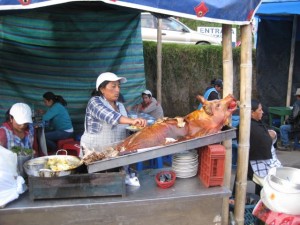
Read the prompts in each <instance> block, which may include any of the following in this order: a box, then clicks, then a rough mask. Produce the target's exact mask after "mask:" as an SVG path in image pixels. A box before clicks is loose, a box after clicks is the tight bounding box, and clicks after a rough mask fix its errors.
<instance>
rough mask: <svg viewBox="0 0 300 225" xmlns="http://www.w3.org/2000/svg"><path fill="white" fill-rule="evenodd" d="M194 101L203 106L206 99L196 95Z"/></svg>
mask: <svg viewBox="0 0 300 225" xmlns="http://www.w3.org/2000/svg"><path fill="white" fill-rule="evenodd" d="M196 99H197V100H198V101H199V102H201V103H202V104H204V103H205V102H206V99H205V98H204V97H203V96H202V95H197V96H196Z"/></svg>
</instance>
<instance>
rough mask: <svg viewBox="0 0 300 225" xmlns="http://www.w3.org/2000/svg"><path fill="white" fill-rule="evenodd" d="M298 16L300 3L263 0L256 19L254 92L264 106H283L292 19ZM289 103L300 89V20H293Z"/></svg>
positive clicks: (299, 18)
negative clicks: (255, 82) (294, 25)
mask: <svg viewBox="0 0 300 225" xmlns="http://www.w3.org/2000/svg"><path fill="white" fill-rule="evenodd" d="M299 14H300V1H291V0H290V1H274V0H273V1H270V0H269V1H263V2H262V4H261V5H260V7H259V9H258V10H257V13H256V15H255V16H258V17H259V24H258V31H257V36H258V40H257V50H256V65H257V90H258V95H259V98H260V100H261V101H262V103H263V104H264V105H265V106H268V107H269V106H285V105H286V103H287V92H288V85H289V82H288V81H289V79H288V78H289V66H290V59H291V47H292V33H293V23H294V16H297V15H299ZM296 23H297V26H296V35H295V47H294V49H293V51H294V52H293V53H294V60H293V66H292V70H293V74H292V79H291V80H290V82H291V84H290V85H291V94H290V95H291V96H290V98H291V102H290V103H291V104H293V102H294V101H295V96H294V93H295V92H296V90H297V88H300V76H299V74H300V64H299V62H300V17H299V16H298V19H296Z"/></svg>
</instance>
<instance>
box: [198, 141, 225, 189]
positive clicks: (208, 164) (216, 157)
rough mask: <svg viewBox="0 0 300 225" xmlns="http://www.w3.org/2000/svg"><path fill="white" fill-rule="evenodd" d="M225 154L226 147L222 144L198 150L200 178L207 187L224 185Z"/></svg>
mask: <svg viewBox="0 0 300 225" xmlns="http://www.w3.org/2000/svg"><path fill="white" fill-rule="evenodd" d="M225 153H226V149H225V147H224V146H223V145H220V144H215V145H207V146H204V147H202V148H199V149H198V155H199V166H198V177H199V179H200V180H201V181H202V183H203V184H204V186H205V187H213V186H222V185H223V181H224V172H225Z"/></svg>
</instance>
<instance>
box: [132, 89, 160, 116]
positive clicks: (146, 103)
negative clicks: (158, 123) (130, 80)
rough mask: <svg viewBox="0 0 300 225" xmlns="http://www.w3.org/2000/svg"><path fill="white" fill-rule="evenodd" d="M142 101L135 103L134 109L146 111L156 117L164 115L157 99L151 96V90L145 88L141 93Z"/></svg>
mask: <svg viewBox="0 0 300 225" xmlns="http://www.w3.org/2000/svg"><path fill="white" fill-rule="evenodd" d="M142 99H143V101H142V103H140V104H138V105H136V106H135V107H134V109H135V110H136V111H137V112H143V113H147V114H149V115H151V116H153V117H154V118H156V119H162V118H163V117H164V111H163V109H162V107H161V105H160V104H159V103H158V102H157V100H156V99H155V98H154V97H153V96H152V93H151V91H149V90H145V91H143V93H142Z"/></svg>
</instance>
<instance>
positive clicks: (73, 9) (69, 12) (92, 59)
mask: <svg viewBox="0 0 300 225" xmlns="http://www.w3.org/2000/svg"><path fill="white" fill-rule="evenodd" d="M259 4H260V0H248V1H240V0H226V1H225V0H224V1H221V2H220V1H219V0H207V1H199V0H197V1H196V0H186V1H181V0H172V1H171V0H161V1H153V0H122V1H121V0H120V1H119V0H115V1H113V0H99V1H75V0H19V1H15V0H0V43H1V45H0V81H1V90H0V98H1V101H0V119H1V121H2V120H3V119H4V114H5V112H6V110H7V109H8V108H9V106H11V105H12V104H13V103H15V102H26V103H28V104H30V105H31V106H35V108H37V107H39V108H40V107H41V106H43V101H42V95H43V93H44V92H46V91H53V92H54V93H55V94H57V95H62V96H63V97H64V98H66V100H67V101H68V102H69V105H68V108H69V111H70V114H71V117H72V120H73V122H74V125H75V128H77V126H76V125H78V127H79V129H83V127H82V124H83V119H84V114H85V111H84V110H85V107H86V103H87V101H88V99H89V97H90V93H91V91H92V89H93V88H94V85H95V80H96V78H97V76H98V75H99V74H100V73H101V72H106V71H111V72H115V73H116V74H118V75H121V76H125V77H127V78H128V80H129V82H128V83H126V84H124V85H122V93H123V94H124V96H125V100H126V101H127V103H128V104H132V103H136V102H137V101H139V100H140V93H141V91H142V90H143V89H144V88H145V72H144V62H143V43H142V40H141V28H140V11H151V12H155V13H162V14H168V15H173V16H179V17H186V18H191V19H199V20H207V21H215V22H220V23H222V22H224V23H230V24H248V23H249V22H250V20H251V19H252V16H253V15H254V12H255V11H256V10H257V7H258V6H259ZM237 12H238V13H237Z"/></svg>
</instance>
